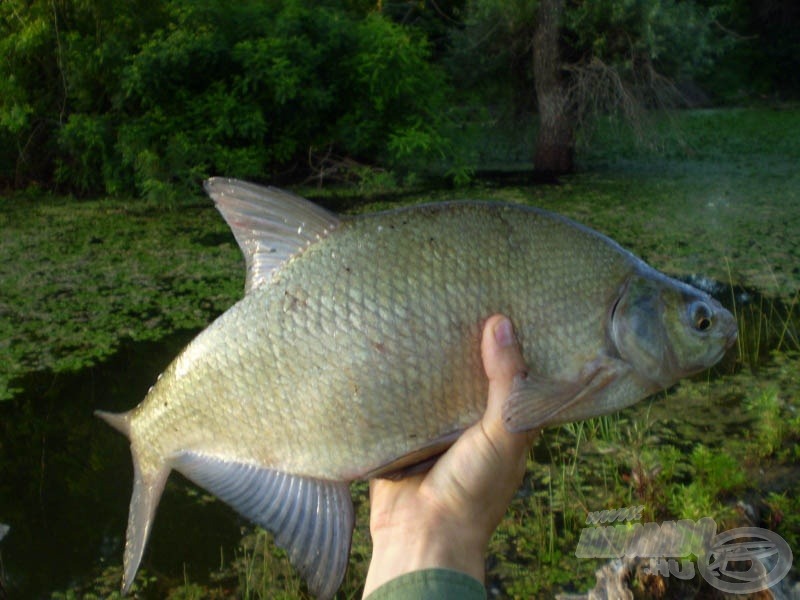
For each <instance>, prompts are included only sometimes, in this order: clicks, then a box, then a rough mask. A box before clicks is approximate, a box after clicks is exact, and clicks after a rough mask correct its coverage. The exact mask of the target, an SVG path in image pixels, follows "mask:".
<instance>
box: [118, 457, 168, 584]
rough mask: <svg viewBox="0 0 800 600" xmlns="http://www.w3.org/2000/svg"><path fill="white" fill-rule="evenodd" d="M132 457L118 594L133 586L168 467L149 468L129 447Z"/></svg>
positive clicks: (163, 465)
mask: <svg viewBox="0 0 800 600" xmlns="http://www.w3.org/2000/svg"><path fill="white" fill-rule="evenodd" d="M131 452H132V454H133V495H132V496H131V507H130V511H129V512H128V532H127V534H126V536H125V557H124V566H125V571H124V575H123V579H122V594H123V595H124V594H127V593H128V591H129V590H130V589H131V586H132V585H133V580H134V578H135V577H136V571H137V570H138V569H139V563H141V562H142V555H143V554H144V547H145V545H146V544H147V538H148V536H149V535H150V529H151V527H152V525H153V517H154V516H155V514H156V508H157V507H158V501H159V500H160V499H161V493H162V492H163V491H164V484H165V483H166V482H167V476H168V475H169V472H170V467H169V466H168V465H166V464H160V465H156V466H154V468H153V466H151V465H149V464H148V465H147V467H145V465H143V464H142V461H140V460H139V457H138V454H137V452H136V448H134V447H133V446H132V445H131Z"/></svg>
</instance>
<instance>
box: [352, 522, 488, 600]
mask: <svg viewBox="0 0 800 600" xmlns="http://www.w3.org/2000/svg"><path fill="white" fill-rule="evenodd" d="M469 529H470V528H462V530H461V531H458V530H454V529H453V528H447V527H442V526H441V525H438V526H432V525H423V524H420V525H419V526H417V527H414V528H408V527H396V528H386V529H382V530H381V531H379V532H376V533H374V534H373V536H372V559H371V560H370V565H369V572H368V574H367V580H366V582H365V585H364V596H366V595H368V594H369V593H370V592H372V591H373V590H375V589H377V588H378V587H380V586H381V585H383V584H384V583H386V582H388V581H390V580H392V579H394V578H396V577H399V576H400V575H404V574H406V573H411V572H413V571H419V570H423V569H434V568H440V569H450V570H453V571H460V572H462V573H466V574H467V575H470V576H471V577H474V578H475V579H477V580H478V581H480V582H483V578H484V555H485V551H486V542H485V541H484V540H479V539H477V537H476V536H475V535H474V532H472V531H468V530H469Z"/></svg>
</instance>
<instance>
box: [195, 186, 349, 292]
mask: <svg viewBox="0 0 800 600" xmlns="http://www.w3.org/2000/svg"><path fill="white" fill-rule="evenodd" d="M205 189H206V192H207V193H208V195H209V196H211V198H212V199H213V200H214V203H215V204H216V206H217V210H219V212H221V213H222V216H223V217H224V219H225V221H226V222H227V223H228V225H229V226H230V228H231V230H233V235H234V237H235V238H236V241H237V242H238V244H239V247H240V248H241V249H242V253H243V254H244V259H245V263H246V264H247V279H246V281H245V288H244V291H245V294H248V293H250V291H252V290H254V289H256V288H258V287H260V286H262V285H264V284H265V283H268V282H269V280H270V278H271V276H272V272H273V271H274V270H275V269H276V268H277V267H278V266H280V265H281V264H283V263H284V262H285V261H286V260H287V259H288V258H289V257H291V256H293V255H294V254H297V253H298V252H299V251H300V250H302V249H303V248H305V247H306V246H308V245H309V244H312V243H314V242H316V241H317V240H319V239H321V238H323V237H325V236H326V235H328V234H329V233H330V232H331V231H333V230H334V229H335V228H336V227H337V226H338V225H339V219H338V217H336V215H334V214H333V213H330V212H328V211H327V210H325V209H324V208H322V207H319V206H317V205H316V204H313V203H312V202H309V201H308V200H305V199H303V198H300V197H299V196H295V195H294V194H290V193H288V192H284V191H282V190H279V189H276V188H272V187H270V188H267V187H262V186H259V185H254V184H252V183H247V182H244V181H239V180H236V179H225V178H222V177H212V178H211V179H209V180H207V181H206V182H205Z"/></svg>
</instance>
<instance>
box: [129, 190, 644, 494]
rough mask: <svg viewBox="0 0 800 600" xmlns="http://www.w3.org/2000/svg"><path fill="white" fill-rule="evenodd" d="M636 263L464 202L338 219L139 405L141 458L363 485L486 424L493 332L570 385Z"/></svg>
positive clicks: (543, 221)
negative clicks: (501, 327)
mask: <svg viewBox="0 0 800 600" xmlns="http://www.w3.org/2000/svg"><path fill="white" fill-rule="evenodd" d="M635 261H636V259H634V258H633V257H632V256H630V255H629V254H627V253H626V252H624V251H622V250H621V249H620V248H619V247H617V246H616V245H615V244H613V243H612V242H610V241H609V240H607V239H606V238H604V237H602V236H599V235H597V234H595V233H593V232H590V231H589V230H586V229H583V228H580V227H576V226H575V224H573V223H569V222H566V221H563V220H561V219H559V218H557V217H553V216H550V215H547V214H545V213H540V212H538V211H534V210H513V209H512V210H509V209H507V208H503V207H497V206H492V205H482V204H452V205H444V206H439V207H437V208H433V207H431V208H417V209H411V210H401V211H396V212H392V213H384V214H381V215H376V216H368V217H363V218H358V219H354V220H352V221H346V222H344V223H343V224H342V225H341V226H340V228H339V229H338V230H337V231H335V232H334V233H333V234H332V235H330V236H329V237H327V238H325V239H323V240H321V241H319V242H317V243H315V244H313V245H311V246H309V247H308V248H306V249H304V250H303V251H302V252H301V253H299V254H298V255H296V256H294V257H292V258H291V259H290V260H288V261H287V262H286V264H285V265H283V267H282V268H280V269H279V270H278V271H277V272H276V274H275V276H274V278H273V281H272V282H271V283H270V284H269V285H266V286H264V287H261V288H258V289H256V290H254V291H252V292H251V293H250V294H248V295H247V296H246V297H245V298H244V299H243V300H241V301H240V302H239V303H237V304H236V305H235V306H234V307H232V308H231V309H230V310H229V311H228V312H227V313H225V314H224V315H223V316H221V317H220V318H219V319H218V320H217V321H216V322H215V323H214V324H212V325H211V326H210V327H209V328H208V329H207V330H206V331H204V332H203V333H202V334H201V335H200V336H198V337H197V338H196V339H195V341H193V342H192V343H191V344H190V345H189V347H187V349H186V350H185V351H184V353H183V354H182V355H181V356H180V357H179V358H178V359H177V360H176V361H175V363H173V365H171V366H170V367H169V368H168V370H167V371H166V372H165V373H164V376H163V377H162V378H161V379H160V380H159V381H158V383H157V384H156V385H155V386H154V388H153V390H152V391H151V393H150V394H149V395H148V397H147V398H146V400H145V401H144V402H143V403H142V404H141V405H140V406H139V408H138V409H137V411H136V413H135V415H134V422H133V426H132V440H133V441H134V443H135V444H136V445H137V446H138V447H140V448H149V449H150V450H151V451H149V452H147V453H146V454H147V455H149V457H150V458H149V459H148V458H147V456H140V460H152V461H153V462H154V464H155V463H163V461H164V460H165V459H168V457H169V456H172V455H174V454H176V453H178V452H180V451H184V450H192V451H196V452H198V453H201V454H207V455H211V456H220V457H224V458H226V459H231V460H236V461H238V462H243V463H252V464H258V465H261V466H266V467H272V468H276V469H279V470H283V471H287V472H291V473H295V474H302V475H308V476H313V477H318V478H322V479H352V478H355V477H358V476H362V475H364V474H366V473H368V472H371V471H373V470H375V469H377V468H379V467H381V466H382V465H385V464H387V463H391V462H392V461H394V460H396V459H397V458H399V457H402V456H404V455H407V454H409V453H410V452H415V451H418V450H420V449H421V448H424V447H425V446H426V445H428V444H430V443H432V442H435V441H436V440H439V439H442V438H443V436H447V435H448V434H451V433H453V432H457V431H460V430H462V429H464V428H465V427H467V426H469V425H470V424H471V423H473V422H475V421H476V420H477V419H478V418H479V416H480V415H481V413H482V411H483V406H484V403H485V393H486V382H485V377H484V375H483V369H482V365H481V360H480V332H481V326H482V323H483V321H484V320H485V319H486V318H487V317H489V316H490V315H491V314H493V313H497V312H503V313H505V314H507V315H509V316H510V317H511V318H512V321H513V322H514V324H515V326H516V328H517V333H518V335H519V337H520V340H521V341H522V342H523V346H524V348H525V351H526V360H527V362H528V364H529V366H530V368H531V369H532V370H535V371H536V373H538V374H541V375H543V376H548V377H553V378H557V379H564V380H570V379H574V378H575V377H576V375H577V374H578V373H579V372H580V369H581V368H582V366H583V365H585V364H586V363H587V362H588V361H590V360H591V359H592V357H594V356H595V355H596V354H597V353H598V352H600V351H601V350H602V348H603V347H604V345H605V343H606V339H605V335H606V334H605V329H604V323H605V320H606V318H607V315H608V312H609V310H610V307H611V304H610V303H611V302H612V301H613V298H615V297H616V294H617V293H618V291H619V287H620V285H621V283H622V281H623V280H624V279H625V277H626V276H627V275H628V274H630V273H631V271H632V270H634V268H635V265H636V262H635Z"/></svg>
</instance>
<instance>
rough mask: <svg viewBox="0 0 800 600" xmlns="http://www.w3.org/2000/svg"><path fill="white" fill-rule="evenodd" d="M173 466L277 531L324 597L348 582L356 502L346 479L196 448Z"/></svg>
mask: <svg viewBox="0 0 800 600" xmlns="http://www.w3.org/2000/svg"><path fill="white" fill-rule="evenodd" d="M173 466H174V468H175V469H176V470H178V471H180V472H181V473H182V474H183V475H185V476H186V477H188V478H189V479H191V480H192V481H194V482H195V483H196V484H197V485H199V486H201V487H203V488H205V489H207V490H208V491H210V492H211V493H213V494H214V495H216V496H218V497H219V498H220V499H221V500H223V501H225V502H226V503H228V504H229V505H231V506H232V507H233V508H234V509H236V510H237V511H238V512H239V513H241V514H242V515H244V516H245V517H247V518H248V519H250V520H252V521H253V522H255V523H257V524H259V525H261V526H262V527H263V528H264V529H267V530H268V531H271V532H272V533H273V534H274V535H275V543H276V544H278V546H280V547H281V548H283V549H285V550H286V551H287V552H288V554H289V560H290V561H291V562H292V564H293V565H294V566H295V568H296V569H297V570H298V571H299V572H300V574H301V575H302V576H303V578H304V579H305V580H306V583H307V585H308V588H309V590H310V591H311V592H312V593H313V594H314V595H315V596H317V597H318V598H331V597H333V595H334V594H335V593H336V590H337V589H338V588H339V586H340V585H341V583H342V579H343V578H344V573H345V570H346V569H347V561H348V557H349V554H350V539H351V537H352V533H353V519H354V517H353V504H352V501H351V499H350V490H349V487H348V485H347V483H345V482H341V481H325V480H321V479H313V478H310V477H301V476H298V475H292V474H289V473H284V472H281V471H277V470H273V469H267V468H263V467H259V466H257V465H251V464H246V463H238V462H231V461H226V460H222V459H219V458H216V457H212V456H206V455H201V454H196V453H191V452H184V453H181V454H180V455H178V456H177V457H176V458H175V459H174V463H173Z"/></svg>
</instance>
